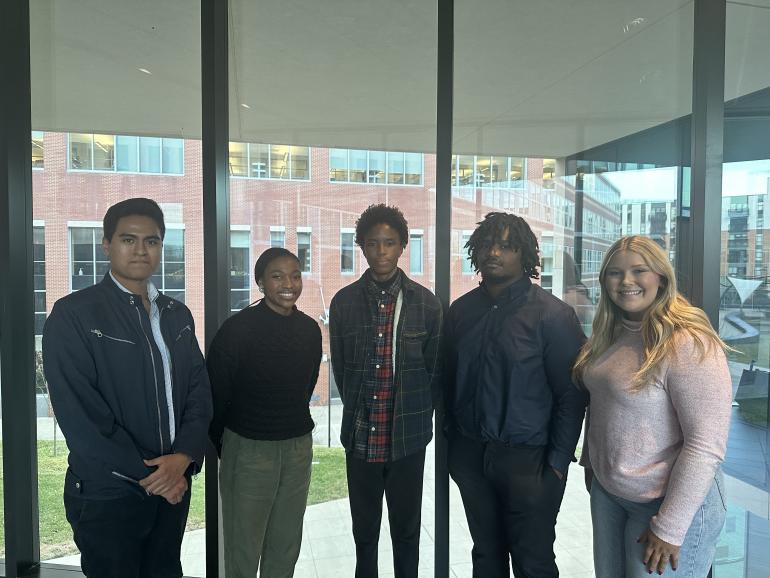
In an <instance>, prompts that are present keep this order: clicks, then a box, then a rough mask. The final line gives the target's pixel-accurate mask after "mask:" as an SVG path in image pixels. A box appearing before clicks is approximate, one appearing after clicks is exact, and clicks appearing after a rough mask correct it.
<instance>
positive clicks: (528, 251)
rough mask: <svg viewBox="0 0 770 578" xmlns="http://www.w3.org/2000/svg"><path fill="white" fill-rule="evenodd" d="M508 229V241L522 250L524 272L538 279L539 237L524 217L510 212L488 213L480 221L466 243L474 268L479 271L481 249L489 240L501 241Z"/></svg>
mask: <svg viewBox="0 0 770 578" xmlns="http://www.w3.org/2000/svg"><path fill="white" fill-rule="evenodd" d="M506 229H508V242H509V243H510V244H511V246H513V247H514V248H515V249H518V250H519V251H521V267H522V269H523V270H524V274H525V275H526V276H527V277H530V278H532V279H538V278H539V277H540V273H538V272H537V268H538V267H540V258H539V257H538V244H537V237H535V234H534V233H533V232H532V229H530V228H529V224H528V223H527V222H526V221H525V220H524V219H522V218H521V217H518V216H516V215H511V214H510V213H487V215H486V217H484V220H483V221H481V222H479V223H478V227H477V228H476V230H475V231H473V234H472V235H471V238H470V239H468V242H467V243H465V248H466V249H468V255H470V258H471V265H472V266H473V269H474V270H475V271H476V272H477V273H478V271H479V251H480V250H481V249H482V248H483V247H484V246H485V245H486V243H488V241H489V240H491V241H492V242H493V243H496V242H499V241H500V239H501V237H502V235H503V232H504V231H505V230H506Z"/></svg>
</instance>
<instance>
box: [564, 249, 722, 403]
mask: <svg viewBox="0 0 770 578" xmlns="http://www.w3.org/2000/svg"><path fill="white" fill-rule="evenodd" d="M620 251H631V252H633V253H637V254H638V255H640V256H641V257H642V259H644V262H645V263H646V264H647V266H648V267H649V268H650V269H651V270H652V271H653V272H655V273H657V274H658V275H660V278H661V287H660V288H659V289H658V294H657V296H656V297H655V301H653V303H652V305H651V306H650V307H649V309H647V311H646V312H645V314H644V318H643V319H642V327H641V334H642V343H643V345H644V360H643V362H642V365H641V367H640V368H639V369H638V371H637V372H636V373H635V374H634V376H633V378H632V381H631V390H632V391H640V390H641V389H643V388H644V387H645V385H647V384H648V383H650V381H651V380H652V378H653V376H654V374H655V372H656V370H657V369H658V368H659V367H660V365H661V363H662V362H663V361H664V360H665V359H667V358H668V357H669V356H672V355H674V354H675V351H676V342H675V334H676V333H677V332H678V331H679V332H685V333H687V334H689V335H690V336H692V337H693V338H694V342H695V346H696V349H697V351H698V353H699V355H700V358H701V360H702V359H703V358H704V357H705V355H706V352H707V351H710V350H711V348H712V347H718V348H722V349H723V350H726V349H729V348H728V347H727V346H726V345H725V344H724V343H723V342H722V340H721V339H720V338H719V335H717V333H716V331H714V329H713V328H712V327H711V323H710V322H709V320H708V317H706V314H705V313H703V311H701V310H700V309H698V308H697V307H694V306H693V305H691V304H690V302H689V301H687V299H685V298H684V297H682V296H681V295H680V294H679V292H678V291H677V289H676V277H675V274H674V268H673V267H672V266H671V263H670V262H669V260H668V257H667V256H666V254H665V253H664V252H663V250H662V249H661V248H660V246H659V245H658V244H657V243H655V241H653V240H651V239H649V238H647V237H640V236H638V235H633V236H630V237H621V238H620V239H618V240H617V241H616V242H615V243H614V244H613V245H612V247H610V249H609V251H607V254H606V255H605V256H604V260H603V261H602V267H601V270H600V271H599V282H600V283H601V288H602V291H601V294H600V296H599V305H598V307H597V309H596V316H595V317H594V322H593V332H592V334H591V338H590V339H589V340H588V341H587V342H586V344H585V345H584V346H583V348H582V349H581V350H580V354H579V355H578V358H577V361H576V362H575V367H574V368H573V370H572V371H573V377H574V378H575V381H576V382H577V383H582V381H583V376H584V375H585V371H586V369H587V367H588V366H589V365H591V363H593V362H594V361H595V360H596V359H598V358H599V356H600V355H602V354H603V353H604V352H605V351H607V349H609V348H610V346H611V345H612V344H613V343H614V342H615V340H616V339H617V337H618V335H619V334H620V332H621V331H622V321H623V311H622V309H620V307H618V306H617V305H615V304H614V303H613V302H612V300H611V299H610V298H609V295H608V294H607V290H606V286H605V276H606V273H607V265H608V264H609V262H610V261H611V260H612V258H613V257H614V256H615V255H616V254H617V253H619V252H620Z"/></svg>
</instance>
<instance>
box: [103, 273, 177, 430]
mask: <svg viewBox="0 0 770 578" xmlns="http://www.w3.org/2000/svg"><path fill="white" fill-rule="evenodd" d="M110 277H112V280H113V281H115V285H117V286H118V287H120V288H121V289H122V290H123V291H125V292H126V293H132V292H131V291H129V290H128V289H126V288H125V287H124V286H123V285H121V283H120V281H118V280H117V279H115V275H113V274H112V271H110ZM132 294H133V293H132ZM158 295H160V291H158V288H157V287H155V285H154V284H153V282H152V281H147V296H148V297H149V299H150V327H152V337H153V339H155V345H157V346H158V350H159V351H160V358H161V360H162V362H163V379H164V381H165V386H166V405H168V431H169V435H170V437H171V444H172V445H173V444H174V438H175V437H176V423H175V420H174V399H173V387H172V385H171V352H170V351H169V350H168V346H167V345H166V342H165V341H164V339H163V334H162V333H161V331H160V308H159V307H158V305H157V303H156V300H157V299H158Z"/></svg>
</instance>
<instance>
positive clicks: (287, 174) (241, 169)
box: [229, 142, 310, 181]
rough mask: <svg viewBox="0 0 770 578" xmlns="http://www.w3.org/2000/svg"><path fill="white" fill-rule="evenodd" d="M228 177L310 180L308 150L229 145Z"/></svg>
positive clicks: (270, 146)
mask: <svg viewBox="0 0 770 578" xmlns="http://www.w3.org/2000/svg"><path fill="white" fill-rule="evenodd" d="M229 151H230V152H229V166H230V176H233V177H249V178H252V179H271V180H282V181H283V180H299V181H309V180H310V147H303V146H288V145H275V144H260V143H239V142H231V143H230V146H229Z"/></svg>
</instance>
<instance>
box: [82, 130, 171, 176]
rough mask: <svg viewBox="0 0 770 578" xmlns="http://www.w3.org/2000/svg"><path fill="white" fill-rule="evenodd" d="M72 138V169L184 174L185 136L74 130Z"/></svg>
mask: <svg viewBox="0 0 770 578" xmlns="http://www.w3.org/2000/svg"><path fill="white" fill-rule="evenodd" d="M69 142H70V146H69V168H70V169H71V170H77V171H106V172H119V173H144V174H152V175H159V174H164V175H182V174H184V141H183V140H182V139H178V138H159V137H144V136H143V137H135V136H123V135H117V136H115V135H108V134H82V133H72V134H70V135H69Z"/></svg>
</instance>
